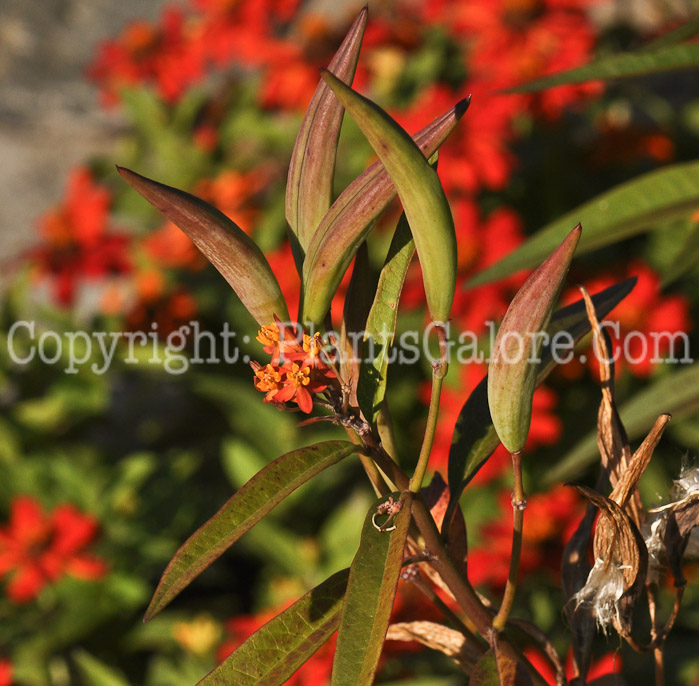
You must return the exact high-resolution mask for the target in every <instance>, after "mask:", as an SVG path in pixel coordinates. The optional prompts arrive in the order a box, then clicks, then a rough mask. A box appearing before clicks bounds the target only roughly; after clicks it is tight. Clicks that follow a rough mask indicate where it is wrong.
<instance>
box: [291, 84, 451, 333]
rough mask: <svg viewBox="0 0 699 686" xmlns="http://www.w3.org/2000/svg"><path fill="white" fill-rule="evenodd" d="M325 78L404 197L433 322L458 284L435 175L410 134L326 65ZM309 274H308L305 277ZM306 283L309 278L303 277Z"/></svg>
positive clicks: (312, 314)
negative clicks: (336, 75)
mask: <svg viewBox="0 0 699 686" xmlns="http://www.w3.org/2000/svg"><path fill="white" fill-rule="evenodd" d="M323 78H324V79H325V82H326V83H327V84H328V85H329V86H330V88H332V90H333V92H334V93H335V95H336V96H337V97H338V99H339V100H340V102H341V103H342V104H343V105H344V106H345V109H346V110H347V112H348V114H349V115H350V116H351V117H352V119H354V121H355V123H356V124H357V126H358V127H359V128H360V129H361V131H362V133H363V134H364V135H365V136H366V138H367V140H368V141H369V143H370V144H371V147H372V148H374V152H376V154H377V155H378V157H379V159H380V160H381V162H382V163H383V166H384V167H385V168H386V171H387V172H388V173H389V175H390V176H391V179H392V180H393V183H394V184H395V186H396V189H397V191H398V195H399V196H400V199H401V202H402V203H403V210H404V211H405V216H406V218H407V220H408V224H409V225H410V230H411V231H412V234H413V238H414V240H415V247H416V249H417V254H418V258H419V260H420V265H421V267H422V278H423V281H424V284H425V296H426V299H427V307H428V309H429V311H430V314H431V316H432V319H433V320H434V321H435V322H442V323H443V322H446V321H447V320H448V319H449V313H450V312H451V305H452V301H453V300H454V289H455V287H456V235H455V231H454V220H453V218H452V216H451V210H450V209H449V203H448V202H447V199H446V196H445V195H444V189H443V188H442V185H441V183H440V182H439V177H438V176H437V173H436V172H435V170H434V169H433V168H432V167H431V166H430V164H429V162H428V161H427V160H426V159H425V156H424V155H423V154H422V152H421V151H420V148H418V147H417V145H416V144H415V142H414V141H413V139H412V138H411V137H410V136H409V135H408V134H407V133H406V132H405V130H404V129H403V128H401V127H400V126H399V125H398V124H397V123H396V122H395V121H394V120H393V119H392V118H391V117H390V116H389V115H388V114H386V112H384V111H383V110H382V109H381V108H380V107H379V106H378V105H376V104H375V103H373V102H371V100H368V99H367V98H365V97H363V96H361V95H360V94H359V93H357V92H356V91H353V90H352V89H351V88H350V87H349V86H347V85H345V84H344V83H342V81H340V80H339V79H338V78H336V77H335V76H333V74H331V73H330V72H328V71H323ZM311 276H312V274H310V275H309V279H310V277H311ZM305 283H306V285H307V284H308V280H305ZM304 295H305V296H306V298H307V300H306V305H305V307H306V311H305V314H306V315H308V318H309V319H310V321H312V322H316V321H318V319H319V317H322V316H324V314H325V312H324V311H322V308H319V307H317V305H318V302H319V301H316V300H313V307H311V305H310V304H309V301H308V297H309V295H312V293H311V289H310V288H307V289H306V291H305V292H304Z"/></svg>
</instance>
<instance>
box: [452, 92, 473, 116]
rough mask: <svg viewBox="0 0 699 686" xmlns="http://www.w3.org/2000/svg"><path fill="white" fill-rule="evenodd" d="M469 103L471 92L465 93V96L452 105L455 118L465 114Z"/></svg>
mask: <svg viewBox="0 0 699 686" xmlns="http://www.w3.org/2000/svg"><path fill="white" fill-rule="evenodd" d="M470 105H471V94H470V93H469V95H467V96H466V97H465V98H463V99H462V100H459V102H457V103H456V105H454V114H455V115H456V118H457V119H461V117H463V116H464V114H466V110H467V109H468V108H469V106H470Z"/></svg>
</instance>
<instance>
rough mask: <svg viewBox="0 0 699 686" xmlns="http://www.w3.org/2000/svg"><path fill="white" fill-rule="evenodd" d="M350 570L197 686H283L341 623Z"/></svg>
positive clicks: (264, 629) (323, 586)
mask: <svg viewBox="0 0 699 686" xmlns="http://www.w3.org/2000/svg"><path fill="white" fill-rule="evenodd" d="M348 576H349V570H348V569H344V570H342V571H341V572H337V574H333V576H331V577H330V578H329V579H326V580H325V581H324V582H323V583H322V584H320V585H319V586H316V588H314V589H313V590H311V591H309V592H308V593H306V595H304V596H303V597H302V598H299V600H297V601H296V602H295V603H294V604H293V605H291V606H290V607H288V608H287V609H286V610H284V611H283V612H282V613H280V614H278V615H277V616H276V617H275V618H274V619H271V620H270V621H269V622H267V624H265V625H264V626H262V627H260V628H259V629H258V630H257V631H256V632H255V633H254V634H252V636H250V637H249V638H248V639H247V640H246V641H244V642H243V643H242V644H241V645H240V646H238V647H237V648H236V649H235V650H234V651H233V653H231V654H230V655H229V656H228V657H227V658H226V659H225V660H224V661H223V662H222V663H221V664H220V665H219V666H218V667H217V668H216V669H214V670H213V671H212V672H210V673H209V674H208V675H207V676H205V677H204V678H203V679H202V680H201V681H200V682H199V683H198V684H197V686H231V685H232V684H235V686H281V684H285V683H287V681H288V679H289V677H291V675H292V674H293V673H294V672H295V671H296V670H297V669H298V668H299V667H300V666H301V665H302V664H303V663H304V662H305V661H306V660H308V658H309V657H311V656H312V655H313V654H314V653H315V652H316V650H318V648H320V647H321V646H322V645H323V643H325V641H327V640H328V638H330V636H332V634H333V633H334V632H335V631H336V630H337V627H338V625H339V624H340V612H341V610H342V599H343V598H344V595H345V589H346V588H347V578H348Z"/></svg>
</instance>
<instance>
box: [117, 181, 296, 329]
mask: <svg viewBox="0 0 699 686" xmlns="http://www.w3.org/2000/svg"><path fill="white" fill-rule="evenodd" d="M117 170H118V172H119V174H121V176H122V177H123V178H124V179H125V181H126V182H127V183H128V184H129V185H130V186H131V187H132V188H134V189H135V190H136V191H138V192H139V193H140V194H141V195H142V196H143V197H144V198H145V199H146V200H147V201H148V202H149V203H150V204H151V205H153V207H155V208H156V209H157V210H160V212H162V213H163V214H164V215H165V216H166V217H167V218H168V219H169V220H170V221H171V222H172V223H173V224H175V225H176V226H178V227H179V228H180V229H181V230H182V231H184V232H185V233H186V234H187V235H188V236H189V237H190V238H191V239H192V241H193V242H194V244H195V245H196V246H197V248H199V250H201V251H202V253H204V255H205V257H206V258H207V259H208V260H209V262H211V263H212V264H213V265H214V267H216V269H218V271H219V272H221V274H222V276H223V277H224V278H225V279H226V281H228V283H229V284H230V285H231V287H232V288H233V290H234V291H235V292H236V294H237V295H238V297H239V298H240V300H241V302H242V303H243V305H245V307H246V308H247V310H248V312H250V314H251V315H252V316H253V317H254V318H255V320H256V321H257V322H258V324H261V325H265V324H269V323H271V322H273V321H274V317H275V315H276V316H277V317H279V319H281V320H282V321H288V319H289V312H288V310H287V307H286V302H285V300H284V296H283V295H282V292H281V289H280V288H279V283H278V282H277V278H276V277H275V276H274V273H273V272H272V269H271V267H270V266H269V263H268V262H267V260H266V259H265V256H264V255H263V254H262V251H261V250H260V249H259V248H258V247H257V244H256V243H255V242H254V241H253V240H252V238H250V236H248V235H247V234H246V233H245V232H244V231H243V230H242V229H241V228H240V227H238V226H237V225H236V224H235V223H234V222H232V221H231V220H230V219H229V218H228V217H226V215H225V214H223V212H220V211H219V210H217V209H216V208H215V207H213V206H212V205H209V203H207V202H204V201H203V200H201V199H199V198H197V197H195V196H194V195H191V194H189V193H185V192H184V191H180V190H178V189H177V188H172V187H171V186H166V185H164V184H162V183H158V182H157V181H152V180H151V179H148V178H146V177H145V176H141V175H140V174H136V173H135V172H132V171H130V170H129V169H124V168H123V167H117Z"/></svg>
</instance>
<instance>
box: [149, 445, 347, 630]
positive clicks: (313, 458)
mask: <svg viewBox="0 0 699 686" xmlns="http://www.w3.org/2000/svg"><path fill="white" fill-rule="evenodd" d="M356 450H357V446H355V445H354V444H352V443H349V442H347V441H326V442H324V443H317V444H316V445H311V446H308V447H306V448H300V449H299V450H294V451H292V452H290V453H286V454H285V455H282V456H281V457H279V458H277V459H276V460H274V461H273V462H270V463H269V464H268V465H267V466H266V467H265V468H264V469H262V470H261V471H259V472H258V473H257V474H256V475H255V476H254V477H253V478H252V479H250V481H248V482H247V483H246V484H245V486H243V487H242V488H241V489H240V490H239V491H238V492H237V493H236V494H235V495H234V496H233V497H232V498H230V500H229V501H228V502H227V503H226V504H225V505H224V506H223V507H222V508H221V509H220V510H219V511H218V512H217V513H216V514H215V515H214V516H213V517H212V518H211V519H209V521H208V522H206V523H205V524H204V525H203V526H202V527H200V528H199V529H198V530H197V531H195V532H194V533H193V534H192V535H191V536H190V537H189V538H188V539H187V541H185V543H184V544H183V545H182V546H181V547H180V549H179V550H178V551H177V553H176V554H175V556H174V557H173V558H172V560H170V563H169V564H168V566H167V568H166V569H165V571H164V572H163V576H162V578H161V579H160V583H159V584H158V588H156V590H155V594H154V595H153V600H151V603H150V605H149V606H148V610H147V611H146V615H145V621H148V620H149V619H152V618H153V617H154V616H155V615H156V614H157V613H158V612H160V611H161V610H162V609H163V608H164V607H165V606H166V605H167V604H168V603H169V602H170V601H171V600H172V599H173V598H174V597H175V596H176V595H177V594H178V593H179V592H180V591H181V590H182V589H183V588H185V587H186V586H187V585H189V584H190V583H191V581H192V580H193V579H194V578H196V577H197V576H198V575H199V574H201V572H203V571H204V570H205V569H206V568H207V567H208V566H209V565H211V564H212V563H213V562H214V561H215V560H217V559H218V558H219V557H220V556H221V554H222V553H223V552H225V551H226V550H227V549H228V548H230V547H231V545H233V543H235V542H236V541H237V540H238V539H239V538H240V537H241V536H242V535H243V534H244V533H245V532H246V531H248V530H249V529H250V528H252V527H253V526H254V525H255V524H256V523H257V522H259V521H260V520H261V519H262V518H263V517H264V516H265V515H266V514H267V513H268V512H270V510H272V509H273V508H274V507H275V506H276V505H278V504H279V503H280V502H281V501H282V500H284V498H286V496H288V495H289V494H290V493H292V492H293V491H294V490H296V489H297V488H298V487H299V486H300V485H301V484H303V483H305V482H306V481H308V480H309V479H311V478H312V477H314V476H315V475H316V474H318V473H320V472H322V471H323V470H324V469H325V468H326V467H329V466H330V465H333V464H336V463H337V462H339V461H340V460H342V459H344V458H345V457H347V456H348V455H351V454H352V453H353V452H356Z"/></svg>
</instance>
